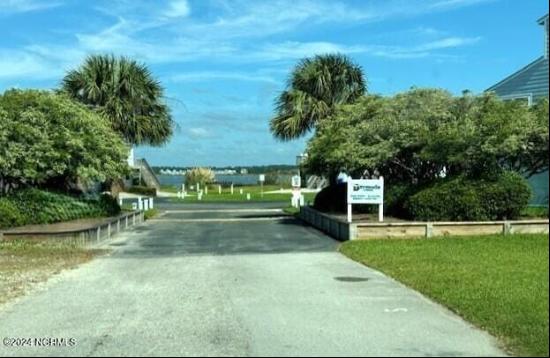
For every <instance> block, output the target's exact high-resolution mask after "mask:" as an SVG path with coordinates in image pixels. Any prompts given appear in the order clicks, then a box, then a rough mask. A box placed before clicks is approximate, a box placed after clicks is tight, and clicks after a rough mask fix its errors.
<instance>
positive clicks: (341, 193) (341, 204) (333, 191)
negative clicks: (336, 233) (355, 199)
mask: <svg viewBox="0 0 550 358" xmlns="http://www.w3.org/2000/svg"><path fill="white" fill-rule="evenodd" d="M347 193H348V189H347V184H346V183H339V184H334V185H331V186H328V187H326V188H324V189H323V190H321V191H320V192H319V193H317V195H316V196H315V201H314V203H313V207H314V208H315V209H317V210H319V211H322V212H346V211H347ZM375 210H377V206H374V205H354V206H353V211H354V212H356V213H372V212H374V211H375Z"/></svg>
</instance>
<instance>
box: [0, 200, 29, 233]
mask: <svg viewBox="0 0 550 358" xmlns="http://www.w3.org/2000/svg"><path fill="white" fill-rule="evenodd" d="M24 223H25V218H24V217H23V214H21V211H19V209H18V208H17V207H16V206H15V205H14V204H13V203H12V202H11V201H9V200H8V199H6V198H0V229H5V228H8V227H13V226H20V225H23V224H24Z"/></svg>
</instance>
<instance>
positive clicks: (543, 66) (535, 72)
mask: <svg viewBox="0 0 550 358" xmlns="http://www.w3.org/2000/svg"><path fill="white" fill-rule="evenodd" d="M537 22H538V24H539V25H541V26H542V27H543V33H544V35H543V41H544V42H543V46H542V48H543V53H542V56H540V57H539V58H537V59H536V60H534V61H533V62H531V63H530V64H528V65H527V66H525V67H523V68H522V69H520V70H519V71H517V72H515V73H513V74H511V75H510V76H508V77H506V78H505V79H503V80H502V81H500V82H498V83H497V84H495V85H493V86H491V87H489V88H488V89H487V91H491V92H495V93H496V94H497V96H499V97H500V98H502V99H504V100H525V101H526V102H527V104H528V105H532V104H533V103H536V102H537V101H538V100H540V99H541V98H548V14H546V15H544V16H543V17H541V18H540V19H538V20H537ZM529 182H530V183H531V186H532V187H533V191H534V198H533V201H532V204H536V205H548V172H546V173H542V174H538V175H535V176H533V177H531V178H529Z"/></svg>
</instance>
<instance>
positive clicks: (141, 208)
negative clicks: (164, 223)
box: [138, 196, 143, 210]
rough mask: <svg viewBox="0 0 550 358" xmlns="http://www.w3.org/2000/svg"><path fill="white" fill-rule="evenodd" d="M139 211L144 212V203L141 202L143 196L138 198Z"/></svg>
mask: <svg viewBox="0 0 550 358" xmlns="http://www.w3.org/2000/svg"><path fill="white" fill-rule="evenodd" d="M138 209H139V210H143V201H141V196H138Z"/></svg>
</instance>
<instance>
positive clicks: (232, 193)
mask: <svg viewBox="0 0 550 358" xmlns="http://www.w3.org/2000/svg"><path fill="white" fill-rule="evenodd" d="M231 195H233V183H231Z"/></svg>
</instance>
